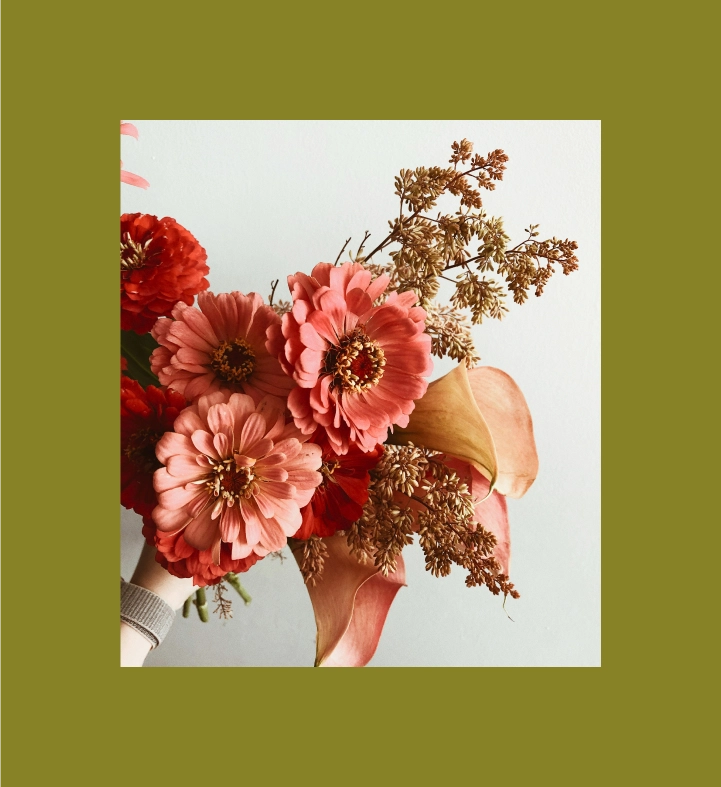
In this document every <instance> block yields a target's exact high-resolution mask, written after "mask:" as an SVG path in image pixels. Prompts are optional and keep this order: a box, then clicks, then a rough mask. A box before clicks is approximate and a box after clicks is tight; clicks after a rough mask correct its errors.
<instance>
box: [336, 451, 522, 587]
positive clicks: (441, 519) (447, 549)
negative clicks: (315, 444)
mask: <svg viewBox="0 0 721 787" xmlns="http://www.w3.org/2000/svg"><path fill="white" fill-rule="evenodd" d="M475 502H476V501H475V499H474V497H473V495H472V494H471V492H470V490H469V488H468V485H467V484H466V483H465V482H464V481H462V480H461V478H460V477H459V476H458V474H457V473H456V472H455V471H454V470H452V469H451V468H449V467H447V466H446V465H445V464H444V462H443V455H442V454H438V453H436V452H433V451H429V450H427V449H425V448H421V447H418V446H414V445H413V444H408V445H401V446H392V445H388V446H386V447H385V453H384V455H383V457H382V458H381V460H380V461H379V463H378V465H377V466H376V468H375V469H374V470H373V471H371V485H370V488H369V499H368V502H367V503H366V505H365V507H364V509H363V516H362V517H361V519H360V520H359V521H358V522H356V523H355V524H353V525H352V526H351V527H350V528H349V529H348V531H347V532H346V538H347V541H348V546H349V547H350V550H351V552H352V553H353V554H355V555H356V557H357V558H358V560H360V561H361V562H364V561H366V560H372V561H373V562H374V564H375V565H376V566H377V567H378V568H379V569H380V571H381V573H382V574H384V575H385V576H387V575H388V574H389V573H390V572H392V571H394V570H395V568H396V560H397V558H398V556H399V555H400V554H401V551H402V549H403V547H404V546H406V545H407V544H410V543H412V541H413V534H414V532H418V534H419V541H420V545H421V548H422V549H423V551H424V553H425V558H426V568H427V569H428V571H430V572H431V573H432V574H434V575H435V576H447V575H448V574H449V573H450V570H451V566H452V564H454V563H455V564H456V565H458V566H461V567H462V568H464V569H466V571H468V576H467V577H466V585H468V587H473V586H476V585H485V586H486V587H487V588H488V589H489V590H490V591H491V592H492V593H493V594H494V595H497V594H498V593H503V594H504V595H510V596H511V597H513V598H518V592H517V591H516V590H515V589H514V587H513V584H512V583H510V582H509V580H508V577H507V576H506V575H505V574H503V572H502V568H501V564H500V563H499V561H498V560H497V559H496V558H495V557H494V556H493V549H494V547H495V546H496V543H497V541H496V537H495V536H494V535H493V533H491V532H489V531H488V530H486V529H485V528H484V527H483V526H482V525H481V524H479V523H477V522H475V521H474V508H475Z"/></svg>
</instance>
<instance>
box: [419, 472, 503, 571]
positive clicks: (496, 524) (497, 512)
mask: <svg viewBox="0 0 721 787" xmlns="http://www.w3.org/2000/svg"><path fill="white" fill-rule="evenodd" d="M445 463H446V464H447V465H448V467H450V468H451V469H452V470H455V471H456V473H458V476H459V478H461V479H463V480H464V481H465V482H466V483H467V484H468V488H469V489H470V490H471V493H472V494H473V497H475V498H476V501H477V502H476V505H475V506H474V513H473V521H474V522H477V523H478V524H480V525H482V527H483V529H484V530H488V531H489V532H490V533H493V535H494V536H495V537H496V546H495V547H494V548H493V556H494V557H495V558H496V559H497V560H498V562H499V563H500V564H501V567H502V569H503V573H504V574H506V576H508V575H509V573H510V562H511V528H510V525H509V524H508V507H507V506H506V498H505V497H503V495H502V494H500V493H499V492H498V491H494V492H492V493H491V494H490V495H489V494H488V491H489V490H488V487H489V483H488V479H487V478H485V477H484V476H482V475H481V474H480V473H479V472H478V470H476V468H475V467H473V466H472V465H468V464H466V463H465V462H461V461H460V460H458V459H453V458H452V457H447V458H446V460H445ZM411 502H412V503H414V502H415V501H413V500H412V501H411Z"/></svg>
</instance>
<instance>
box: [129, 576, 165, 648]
mask: <svg viewBox="0 0 721 787" xmlns="http://www.w3.org/2000/svg"><path fill="white" fill-rule="evenodd" d="M120 620H122V621H123V623H127V624H128V626H130V627H131V628H134V629H135V630H136V631H137V632H138V633H139V634H142V635H143V636H144V637H145V639H147V640H148V641H149V642H150V645H151V649H152V648H157V647H158V645H160V643H161V642H162V641H163V640H164V639H165V635H166V634H167V633H168V632H169V631H170V627H171V626H172V625H173V621H174V620H175V612H174V611H173V609H172V607H171V606H170V605H169V604H166V603H165V601H163V599H162V598H160V596H156V595H155V593H153V592H152V591H151V590H147V589H146V588H141V587H139V586H138V585H132V584H130V582H126V581H125V580H124V579H123V578H122V577H121V578H120Z"/></svg>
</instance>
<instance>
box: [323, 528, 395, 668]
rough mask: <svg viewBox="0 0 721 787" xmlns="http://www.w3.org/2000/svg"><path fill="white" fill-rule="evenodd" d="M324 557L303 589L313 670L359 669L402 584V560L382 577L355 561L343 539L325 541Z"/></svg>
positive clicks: (372, 649)
mask: <svg viewBox="0 0 721 787" xmlns="http://www.w3.org/2000/svg"><path fill="white" fill-rule="evenodd" d="M325 544H326V546H327V549H328V555H327V557H326V559H325V563H324V565H323V571H322V573H321V575H320V577H319V578H318V581H317V583H316V584H315V585H314V586H309V587H308V593H309V595H310V600H311V603H312V604H313V612H314V613H315V621H316V625H317V627H318V639H317V642H316V659H315V666H316V667H364V666H365V665H366V664H367V663H368V662H369V661H370V660H371V658H372V657H373V654H374V653H375V651H376V648H377V647H378V640H379V639H380V635H381V632H382V630H383V624H384V623H385V620H386V617H387V615H388V610H389V609H390V606H391V604H392V603H393V599H394V598H395V596H396V593H397V592H398V591H399V590H400V588H401V587H403V586H404V585H405V583H406V572H405V566H404V564H403V558H402V557H400V556H399V557H398V559H397V562H396V571H395V572H394V573H392V574H388V576H385V577H384V576H383V574H381V573H380V571H379V570H378V568H377V567H376V566H374V565H373V564H372V563H371V562H370V561H368V562H366V563H359V562H358V560H357V559H356V558H355V556H354V555H352V554H351V552H350V549H349V547H348V544H347V543H346V540H345V539H344V538H342V537H331V538H328V539H326V540H325Z"/></svg>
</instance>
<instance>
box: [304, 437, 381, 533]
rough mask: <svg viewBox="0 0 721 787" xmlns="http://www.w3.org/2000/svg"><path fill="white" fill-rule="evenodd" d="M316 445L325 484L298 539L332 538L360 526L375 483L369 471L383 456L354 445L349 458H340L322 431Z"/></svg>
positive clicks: (309, 508) (306, 513)
mask: <svg viewBox="0 0 721 787" xmlns="http://www.w3.org/2000/svg"><path fill="white" fill-rule="evenodd" d="M313 442H316V443H318V444H319V445H320V446H321V447H322V449H323V464H322V466H321V468H320V472H321V474H322V476H323V483H321V484H320V486H319V487H318V488H317V489H316V490H315V493H314V494H313V498H312V499H311V501H310V503H308V505H307V506H306V507H305V508H304V509H303V510H302V511H301V514H302V515H303V524H302V525H301V527H300V529H299V530H298V532H297V533H296V534H295V536H294V537H295V538H302V539H306V538H310V537H311V536H313V535H315V536H321V537H324V536H332V535H333V534H334V533H335V532H336V531H337V530H345V529H346V528H348V527H350V526H351V525H352V524H353V523H354V522H357V521H358V520H359V519H360V518H361V516H362V514H363V506H364V505H365V503H366V502H367V500H368V486H369V485H370V480H371V477H370V473H369V471H370V470H372V469H373V468H374V467H375V466H376V464H378V459H379V458H380V455H381V454H382V453H383V449H382V448H380V447H377V448H375V449H373V450H372V451H370V452H369V453H364V452H363V451H361V450H360V449H359V448H358V447H356V446H354V445H352V446H350V448H349V450H348V453H347V454H343V455H342V456H339V455H338V454H336V453H335V452H334V451H333V449H332V448H331V447H330V444H329V443H328V441H327V439H325V437H324V436H323V435H322V430H321V429H319V430H318V432H316V434H315V435H314V436H313Z"/></svg>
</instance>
